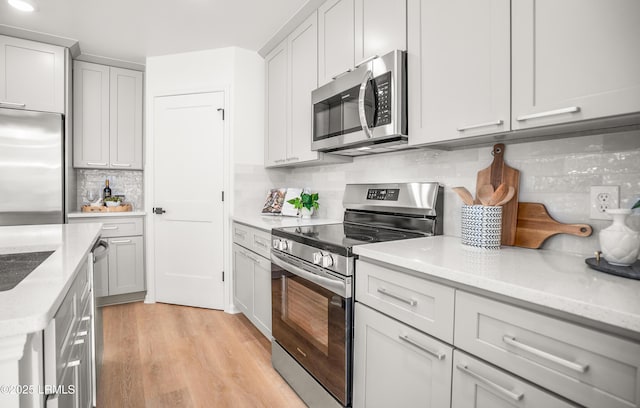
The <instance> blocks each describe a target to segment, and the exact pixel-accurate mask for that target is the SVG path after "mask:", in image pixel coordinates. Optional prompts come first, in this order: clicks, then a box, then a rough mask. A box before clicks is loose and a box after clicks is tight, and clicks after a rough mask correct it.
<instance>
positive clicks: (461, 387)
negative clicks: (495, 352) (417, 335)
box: [451, 350, 577, 408]
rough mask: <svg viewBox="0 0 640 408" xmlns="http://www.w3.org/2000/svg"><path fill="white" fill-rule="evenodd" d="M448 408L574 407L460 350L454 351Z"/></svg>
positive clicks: (575, 407) (574, 407)
mask: <svg viewBox="0 0 640 408" xmlns="http://www.w3.org/2000/svg"><path fill="white" fill-rule="evenodd" d="M451 396H452V400H451V408H468V407H476V408H512V407H519V408H538V407H544V408H572V407H573V408H577V405H573V404H570V403H568V402H566V401H565V400H562V399H560V398H558V397H557V396H555V395H553V394H550V393H547V392H545V391H542V390H541V389H540V388H538V387H535V386H533V385H531V384H529V383H527V382H525V381H522V380H521V379H519V378H518V377H515V376H513V375H511V374H509V373H506V372H504V371H502V370H499V369H497V368H494V367H493V366H490V365H489V364H487V363H484V362H482V361H481V360H478V359H476V358H473V357H471V356H469V355H468V354H465V353H463V352H460V351H459V350H455V351H454V352H453V392H452V393H451Z"/></svg>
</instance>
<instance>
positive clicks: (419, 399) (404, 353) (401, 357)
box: [353, 303, 472, 408]
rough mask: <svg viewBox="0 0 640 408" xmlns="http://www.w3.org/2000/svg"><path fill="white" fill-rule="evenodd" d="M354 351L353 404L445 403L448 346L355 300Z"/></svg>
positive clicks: (448, 380) (369, 406)
mask: <svg viewBox="0 0 640 408" xmlns="http://www.w3.org/2000/svg"><path fill="white" fill-rule="evenodd" d="M354 351H355V355H354V362H355V366H354V395H353V405H354V407H359V408H362V407H367V408H376V407H380V408H386V407H449V406H450V404H451V369H452V357H453V348H452V347H451V346H449V345H447V344H445V343H443V342H440V341H438V340H435V339H434V338H432V337H430V336H428V335H426V334H424V333H422V332H420V331H418V330H415V329H413V328H411V327H409V326H407V325H405V324H403V323H400V322H398V321H396V320H394V319H392V318H390V317H387V316H385V315H383V314H382V313H380V312H377V311H375V310H373V309H370V308H369V307H367V306H364V305H362V304H361V303H356V306H355V346H354ZM467 406H472V405H467Z"/></svg>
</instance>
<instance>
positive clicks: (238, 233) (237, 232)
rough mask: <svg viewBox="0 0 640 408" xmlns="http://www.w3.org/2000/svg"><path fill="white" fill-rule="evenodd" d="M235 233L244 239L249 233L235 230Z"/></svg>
mask: <svg viewBox="0 0 640 408" xmlns="http://www.w3.org/2000/svg"><path fill="white" fill-rule="evenodd" d="M233 233H234V234H236V235H240V236H242V237H244V236H245V235H247V231H240V230H234V231H233Z"/></svg>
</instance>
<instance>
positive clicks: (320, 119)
mask: <svg viewBox="0 0 640 408" xmlns="http://www.w3.org/2000/svg"><path fill="white" fill-rule="evenodd" d="M313 116H314V118H313V140H322V139H328V138H330V137H334V136H340V135H341V134H342V99H341V98H340V95H336V96H333V97H331V98H329V99H325V100H324V101H322V102H318V103H316V104H314V105H313Z"/></svg>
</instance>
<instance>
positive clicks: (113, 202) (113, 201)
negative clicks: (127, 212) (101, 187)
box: [104, 196, 122, 207]
mask: <svg viewBox="0 0 640 408" xmlns="http://www.w3.org/2000/svg"><path fill="white" fill-rule="evenodd" d="M121 201H122V199H121V198H120V197H118V196H111V197H107V198H105V199H104V205H106V206H107V207H117V206H119V205H120V202H121Z"/></svg>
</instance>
